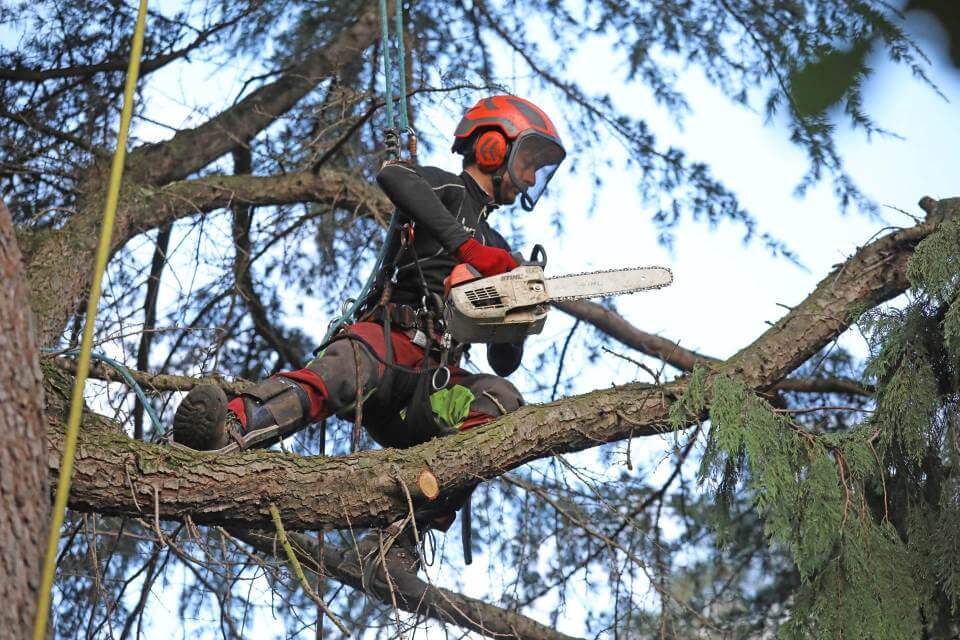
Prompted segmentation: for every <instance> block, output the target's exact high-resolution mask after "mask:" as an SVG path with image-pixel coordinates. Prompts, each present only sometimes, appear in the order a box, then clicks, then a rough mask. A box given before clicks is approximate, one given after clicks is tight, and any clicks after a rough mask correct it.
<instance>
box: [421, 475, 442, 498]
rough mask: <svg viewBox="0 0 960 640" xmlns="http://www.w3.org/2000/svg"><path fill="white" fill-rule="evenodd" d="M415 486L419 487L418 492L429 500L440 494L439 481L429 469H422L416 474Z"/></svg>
mask: <svg viewBox="0 0 960 640" xmlns="http://www.w3.org/2000/svg"><path fill="white" fill-rule="evenodd" d="M417 486H418V487H420V493H422V494H423V497H425V498H426V499H427V500H430V501H431V502H433V501H434V500H436V499H437V496H439V495H440V482H439V481H438V480H437V476H435V475H433V472H432V471H430V470H429V469H424V470H423V471H421V472H420V473H419V474H417Z"/></svg>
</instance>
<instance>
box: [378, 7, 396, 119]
mask: <svg viewBox="0 0 960 640" xmlns="http://www.w3.org/2000/svg"><path fill="white" fill-rule="evenodd" d="M380 33H381V38H380V48H381V49H383V76H384V85H386V86H385V92H386V94H387V95H386V99H387V128H395V122H394V119H393V73H392V69H391V67H390V18H389V16H388V14H387V0H380Z"/></svg>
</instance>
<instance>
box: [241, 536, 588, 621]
mask: <svg viewBox="0 0 960 640" xmlns="http://www.w3.org/2000/svg"><path fill="white" fill-rule="evenodd" d="M230 533H231V534H233V535H234V536H236V537H238V538H240V539H241V540H243V541H244V542H246V543H247V544H249V545H251V546H253V547H254V548H255V549H257V550H258V551H260V552H262V553H265V554H268V555H271V556H272V555H274V553H275V551H276V544H275V543H274V537H275V536H274V534H272V533H270V532H267V531H255V530H241V529H232V530H231V531H230ZM287 535H288V536H289V537H290V539H291V542H293V543H294V547H295V550H296V554H297V559H298V560H299V561H300V563H301V564H302V565H303V567H304V568H305V569H308V570H309V571H311V572H313V573H314V574H316V573H320V574H321V575H324V576H330V577H332V578H334V579H335V580H337V581H338V582H341V583H343V584H345V585H348V586H350V587H353V588H354V589H357V590H358V591H362V592H365V593H367V594H369V595H370V596H372V597H374V598H376V599H378V600H381V601H383V600H385V598H384V596H385V594H382V593H377V592H376V591H374V590H373V589H370V588H367V589H364V586H363V576H362V571H361V568H360V564H359V563H358V562H357V555H356V552H355V550H353V549H338V548H336V547H333V546H332V545H324V546H323V548H322V556H321V551H320V550H318V548H317V545H316V542H315V541H314V540H313V539H312V538H310V537H308V536H306V535H303V534H291V533H288V534H287ZM318 558H322V560H321V561H320V563H319V564H318V562H317V559H318ZM387 567H388V569H389V571H390V577H391V579H392V580H393V586H394V591H395V593H396V596H397V606H398V607H399V608H400V609H402V610H404V611H408V612H410V613H416V614H419V615H423V616H428V617H430V618H434V619H436V620H439V621H440V622H444V623H450V624H455V625H457V626H459V627H463V628H464V629H467V630H469V631H475V632H477V633H482V634H483V635H485V636H489V637H492V638H499V637H508V638H520V639H529V640H571V639H572V637H571V636H568V635H566V634H564V633H560V632H558V631H556V630H554V629H551V628H550V627H548V626H546V625H543V624H540V623H539V622H537V621H535V620H533V619H531V618H528V617H527V616H524V615H522V614H520V613H516V612H513V611H508V610H507V609H503V608H500V607H497V606H494V605H492V604H488V603H486V602H484V601H482V600H478V599H476V598H470V597H468V596H465V595H463V594H460V593H456V592H454V591H450V590H449V589H443V588H441V587H436V586H434V585H432V584H430V583H428V582H425V581H423V580H421V579H420V578H418V577H417V576H416V575H414V574H411V573H409V572H408V571H405V570H404V569H402V568H401V567H399V566H396V565H395V564H393V563H391V562H390V560H389V559H388V560H387ZM386 600H389V596H388V595H387V596H386Z"/></svg>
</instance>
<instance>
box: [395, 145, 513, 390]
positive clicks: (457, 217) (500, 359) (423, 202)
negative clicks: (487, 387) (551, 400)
mask: <svg viewBox="0 0 960 640" xmlns="http://www.w3.org/2000/svg"><path fill="white" fill-rule="evenodd" d="M377 184H379V185H380V188H381V189H383V191H384V193H386V194H387V197H389V198H390V200H391V201H392V202H393V204H395V205H396V206H397V210H398V212H399V214H400V216H401V220H400V222H401V223H403V222H407V221H409V222H412V223H413V228H414V242H413V249H414V252H413V253H415V254H416V259H414V257H413V254H411V253H410V252H409V251H408V252H406V253H405V255H401V256H400V260H399V261H398V262H397V265H396V266H397V284H396V286H395V288H394V292H393V296H392V298H391V299H392V300H393V301H394V302H397V303H399V304H408V305H411V306H414V307H417V306H420V300H421V298H422V297H423V285H422V284H421V281H420V272H422V274H423V280H424V282H425V283H426V287H427V290H428V291H430V292H431V293H436V294H438V295H440V296H442V295H443V280H444V278H446V277H447V276H448V275H450V271H451V270H452V269H453V267H454V266H455V265H456V264H457V262H458V261H457V259H456V256H455V253H456V250H457V247H459V246H460V245H461V244H463V243H464V242H466V241H467V240H468V239H469V238H470V237H473V238H474V239H475V240H476V241H477V242H479V243H481V244H485V245H489V246H494V247H499V248H501V249H505V250H507V251H510V245H509V244H507V241H506V240H505V239H504V238H503V236H501V235H500V234H499V233H497V232H496V231H495V230H494V229H493V228H492V227H490V225H489V224H487V216H488V215H489V214H490V212H491V211H493V209H495V208H496V205H494V204H493V199H492V198H491V197H490V196H489V195H487V193H486V192H485V191H484V190H483V189H481V188H480V185H478V184H477V182H476V181H475V180H474V179H473V176H471V175H470V174H469V173H467V172H466V171H464V172H463V173H461V174H460V175H459V176H457V175H454V174H452V173H450V172H448V171H444V170H443V169H438V168H437V167H423V166H419V165H408V164H400V163H397V164H388V165H387V166H385V167H384V168H383V169H381V170H380V173H379V174H377ZM388 243H389V244H388V247H387V255H386V264H392V263H393V262H394V258H395V257H396V255H397V252H398V250H399V243H398V240H397V238H389V239H388ZM417 263H419V266H420V269H419V272H418V269H417ZM522 353H523V345H522V343H520V344H517V345H490V347H489V348H488V350H487V359H488V360H489V361H490V365H491V366H492V367H493V369H494V371H496V372H497V373H498V374H499V375H509V374H510V373H512V372H513V371H514V370H516V368H517V367H518V366H519V365H520V357H521V356H522Z"/></svg>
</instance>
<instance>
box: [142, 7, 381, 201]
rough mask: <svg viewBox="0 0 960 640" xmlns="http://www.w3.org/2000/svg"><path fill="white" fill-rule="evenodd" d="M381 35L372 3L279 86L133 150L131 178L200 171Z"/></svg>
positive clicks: (162, 178) (165, 178)
mask: <svg viewBox="0 0 960 640" xmlns="http://www.w3.org/2000/svg"><path fill="white" fill-rule="evenodd" d="M378 37H379V23H378V20H377V12H376V3H375V2H372V1H371V0H368V1H366V2H364V3H363V5H362V7H361V11H360V14H359V15H358V17H357V21H356V22H355V23H354V25H353V26H352V27H350V28H349V29H345V30H344V31H342V32H341V33H340V34H338V35H337V37H336V38H335V39H334V40H333V41H332V42H330V43H328V44H327V45H326V46H324V47H323V48H320V49H318V50H316V51H314V52H313V53H311V54H309V55H308V56H307V57H306V58H304V60H303V61H302V62H300V63H299V64H296V65H293V66H292V67H290V68H289V69H288V70H287V71H286V72H285V73H283V75H281V76H280V77H279V78H277V79H276V80H274V81H273V82H271V83H269V84H266V85H264V86H262V87H260V88H259V89H257V90H256V91H254V92H253V93H251V94H250V95H248V96H247V97H246V98H244V99H243V100H240V101H239V102H238V103H237V104H235V105H234V106H232V107H230V108H228V109H227V110H226V111H223V112H222V113H220V114H219V115H217V116H215V117H214V118H212V119H210V120H208V121H207V122H205V123H203V124H202V125H200V126H198V127H195V128H193V129H186V130H184V131H180V132H179V133H177V134H176V135H175V136H174V137H173V138H171V139H170V140H167V141H166V142H161V143H159V144H154V145H147V146H144V147H140V148H139V149H137V150H135V151H133V152H132V153H131V154H130V160H129V165H130V168H131V173H132V175H131V178H134V179H136V180H137V181H138V182H141V183H143V184H153V185H159V184H164V183H166V182H170V181H171V180H181V179H183V178H185V177H186V176H189V175H190V174H191V173H194V172H195V171H199V170H200V169H202V168H203V167H205V166H207V165H208V164H210V163H211V162H212V161H214V160H216V159H217V158H219V157H220V156H222V155H224V154H226V153H229V152H230V150H231V149H233V148H234V147H235V146H237V144H238V143H240V142H241V141H243V140H250V139H252V138H253V137H254V136H256V135H257V134H258V133H259V132H261V131H263V130H264V129H265V128H267V127H268V126H270V124H271V123H273V122H274V121H275V120H276V119H277V118H279V117H280V116H282V115H283V114H285V113H286V112H287V111H289V110H290V109H291V108H293V106H294V105H296V104H297V102H299V101H300V100H301V99H302V98H303V97H304V96H305V95H307V94H308V93H309V92H310V91H312V90H313V89H314V88H315V87H316V86H317V85H319V84H320V83H321V82H323V81H324V80H326V79H327V78H329V77H330V76H331V75H333V74H334V73H335V72H336V70H337V69H339V68H340V67H341V66H343V65H344V64H347V63H350V62H352V61H354V60H355V59H356V58H357V56H360V55H362V53H363V52H364V51H365V50H366V49H367V48H368V47H369V46H370V45H371V44H373V43H374V42H375V41H376V39H377V38H378Z"/></svg>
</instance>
